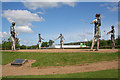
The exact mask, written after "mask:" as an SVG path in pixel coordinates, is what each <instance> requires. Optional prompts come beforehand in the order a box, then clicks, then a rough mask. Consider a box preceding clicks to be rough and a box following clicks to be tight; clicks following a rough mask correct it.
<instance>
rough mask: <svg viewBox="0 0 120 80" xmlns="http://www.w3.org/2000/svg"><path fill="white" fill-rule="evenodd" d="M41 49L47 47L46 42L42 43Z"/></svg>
mask: <svg viewBox="0 0 120 80" xmlns="http://www.w3.org/2000/svg"><path fill="white" fill-rule="evenodd" d="M41 47H49V43H48V42H42V45H41Z"/></svg>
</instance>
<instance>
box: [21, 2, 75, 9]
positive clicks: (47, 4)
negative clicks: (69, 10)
mask: <svg viewBox="0 0 120 80" xmlns="http://www.w3.org/2000/svg"><path fill="white" fill-rule="evenodd" d="M74 1H76V0H74ZM23 3H24V5H25V6H26V7H27V8H28V9H31V10H36V9H38V8H42V9H46V8H54V7H60V6H62V5H68V6H71V7H74V6H75V4H76V3H75V2H56V1H53V2H50V1H48V2H23Z"/></svg>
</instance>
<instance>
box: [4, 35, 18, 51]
mask: <svg viewBox="0 0 120 80" xmlns="http://www.w3.org/2000/svg"><path fill="white" fill-rule="evenodd" d="M11 46H12V40H11V38H10V37H9V38H8V40H7V41H5V39H4V40H2V49H3V50H10V49H11ZM15 47H16V48H19V47H20V44H19V42H18V43H17V44H15Z"/></svg>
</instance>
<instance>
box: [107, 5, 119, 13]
mask: <svg viewBox="0 0 120 80" xmlns="http://www.w3.org/2000/svg"><path fill="white" fill-rule="evenodd" d="M107 9H108V10H110V11H112V12H114V11H118V7H117V6H114V7H107Z"/></svg>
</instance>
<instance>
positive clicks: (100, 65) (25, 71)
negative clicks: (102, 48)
mask: <svg viewBox="0 0 120 80" xmlns="http://www.w3.org/2000/svg"><path fill="white" fill-rule="evenodd" d="M35 61H36V60H28V62H26V63H25V64H23V65H22V66H11V64H10V63H9V64H7V65H2V76H3V77H5V76H20V75H49V74H68V73H79V72H89V71H99V70H107V69H118V60H114V61H103V62H97V63H87V64H79V65H74V66H48V67H31V64H32V63H34V62H35Z"/></svg>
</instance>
